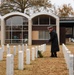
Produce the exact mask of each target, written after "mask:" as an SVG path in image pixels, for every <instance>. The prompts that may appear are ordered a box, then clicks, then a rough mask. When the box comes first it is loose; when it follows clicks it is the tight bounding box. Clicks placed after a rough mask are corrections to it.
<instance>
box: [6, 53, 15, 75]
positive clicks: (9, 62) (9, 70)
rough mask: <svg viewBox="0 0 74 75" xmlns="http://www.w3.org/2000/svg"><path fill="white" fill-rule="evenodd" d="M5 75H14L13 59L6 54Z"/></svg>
mask: <svg viewBox="0 0 74 75" xmlns="http://www.w3.org/2000/svg"><path fill="white" fill-rule="evenodd" d="M6 75H14V57H13V55H12V54H7V58H6Z"/></svg>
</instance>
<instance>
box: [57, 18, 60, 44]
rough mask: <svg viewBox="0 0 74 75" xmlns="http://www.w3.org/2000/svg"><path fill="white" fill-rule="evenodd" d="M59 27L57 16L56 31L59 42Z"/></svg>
mask: <svg viewBox="0 0 74 75" xmlns="http://www.w3.org/2000/svg"><path fill="white" fill-rule="evenodd" d="M59 28H60V26H59V18H57V19H56V32H57V35H58V42H59V44H60V35H59V34H60V31H59V30H60V29H59Z"/></svg>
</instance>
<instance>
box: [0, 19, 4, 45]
mask: <svg viewBox="0 0 74 75" xmlns="http://www.w3.org/2000/svg"><path fill="white" fill-rule="evenodd" d="M3 44H5V22H4V19H3V18H2V19H1V45H3Z"/></svg>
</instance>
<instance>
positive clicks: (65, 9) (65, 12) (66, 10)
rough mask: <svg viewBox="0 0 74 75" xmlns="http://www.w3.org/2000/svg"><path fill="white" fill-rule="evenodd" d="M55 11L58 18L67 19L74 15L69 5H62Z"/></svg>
mask: <svg viewBox="0 0 74 75" xmlns="http://www.w3.org/2000/svg"><path fill="white" fill-rule="evenodd" d="M57 11H58V16H59V17H68V16H71V15H74V11H73V8H72V7H71V5H70V4H68V5H67V4H64V5H63V6H62V7H59V8H58V10H57Z"/></svg>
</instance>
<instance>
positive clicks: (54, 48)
mask: <svg viewBox="0 0 74 75" xmlns="http://www.w3.org/2000/svg"><path fill="white" fill-rule="evenodd" d="M47 29H48V30H49V34H50V39H49V40H48V42H51V56H50V57H57V52H58V51H59V45H58V37H57V33H56V31H55V30H54V26H49V27H47Z"/></svg>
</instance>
